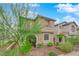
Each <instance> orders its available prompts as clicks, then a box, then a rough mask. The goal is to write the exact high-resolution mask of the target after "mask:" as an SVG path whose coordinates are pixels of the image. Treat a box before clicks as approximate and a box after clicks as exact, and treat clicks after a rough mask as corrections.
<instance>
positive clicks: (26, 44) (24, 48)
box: [20, 41, 32, 54]
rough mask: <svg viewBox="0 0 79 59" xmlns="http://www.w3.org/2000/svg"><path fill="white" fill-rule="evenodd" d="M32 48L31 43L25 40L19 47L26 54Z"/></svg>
mask: <svg viewBox="0 0 79 59" xmlns="http://www.w3.org/2000/svg"><path fill="white" fill-rule="evenodd" d="M31 48H32V44H31V43H30V42H29V41H25V42H24V43H23V45H22V46H21V47H20V49H21V51H22V52H23V53H24V54H27V53H28V52H29V51H30V50H31Z"/></svg>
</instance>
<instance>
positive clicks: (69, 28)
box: [27, 16, 79, 45]
mask: <svg viewBox="0 0 79 59" xmlns="http://www.w3.org/2000/svg"><path fill="white" fill-rule="evenodd" d="M37 20H38V21H39V22H40V24H41V27H42V28H41V32H40V33H38V34H37V35H36V44H39V43H44V44H45V45H46V44H47V43H48V42H59V39H58V38H57V35H58V34H61V33H62V34H64V35H65V36H71V35H79V28H78V26H77V24H76V23H75V22H62V23H59V24H55V22H56V20H54V19H51V18H48V17H44V16H39V18H38V19H37ZM37 20H35V21H37ZM35 21H34V20H32V22H33V23H34V22H35ZM31 25H32V24H31ZM31 25H27V26H29V27H30V26H31Z"/></svg>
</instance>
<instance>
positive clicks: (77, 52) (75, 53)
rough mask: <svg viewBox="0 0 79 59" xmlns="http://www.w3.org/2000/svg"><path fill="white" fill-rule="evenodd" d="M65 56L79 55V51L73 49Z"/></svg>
mask: <svg viewBox="0 0 79 59" xmlns="http://www.w3.org/2000/svg"><path fill="white" fill-rule="evenodd" d="M65 56H79V51H73V52H71V53H68V54H66V55H65Z"/></svg>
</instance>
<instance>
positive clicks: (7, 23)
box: [0, 4, 41, 53]
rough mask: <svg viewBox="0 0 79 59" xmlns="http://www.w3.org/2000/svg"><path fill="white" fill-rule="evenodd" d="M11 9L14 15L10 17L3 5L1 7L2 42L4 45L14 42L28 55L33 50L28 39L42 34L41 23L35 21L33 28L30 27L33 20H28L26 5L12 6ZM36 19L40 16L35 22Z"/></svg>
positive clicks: (0, 27) (0, 28)
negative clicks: (6, 42) (5, 42)
mask: <svg viewBox="0 0 79 59" xmlns="http://www.w3.org/2000/svg"><path fill="white" fill-rule="evenodd" d="M10 7H11V11H10V12H11V13H12V15H8V14H7V11H5V10H4V8H3V5H2V4H1V5H0V40H2V41H3V42H2V44H3V43H4V41H10V40H14V42H15V43H16V44H17V45H18V46H19V48H21V49H22V51H23V53H27V52H29V50H30V49H31V43H29V42H28V37H29V36H30V35H36V34H37V33H39V32H40V28H41V27H40V23H39V22H38V21H35V22H34V24H32V26H28V25H30V24H31V23H32V21H30V20H32V19H29V18H27V14H28V11H29V9H28V8H26V7H25V5H24V4H21V5H20V4H10ZM23 13H24V14H23ZM36 19H38V16H37V17H36V18H35V19H34V20H36ZM12 21H13V22H12ZM32 41H33V40H32Z"/></svg>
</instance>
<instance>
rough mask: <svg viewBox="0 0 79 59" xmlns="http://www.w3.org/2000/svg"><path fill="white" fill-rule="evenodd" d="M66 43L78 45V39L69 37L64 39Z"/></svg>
mask: <svg viewBox="0 0 79 59" xmlns="http://www.w3.org/2000/svg"><path fill="white" fill-rule="evenodd" d="M66 41H68V42H70V43H72V44H73V45H76V44H79V37H78V36H71V37H69V38H66Z"/></svg>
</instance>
